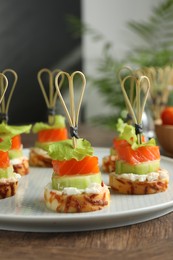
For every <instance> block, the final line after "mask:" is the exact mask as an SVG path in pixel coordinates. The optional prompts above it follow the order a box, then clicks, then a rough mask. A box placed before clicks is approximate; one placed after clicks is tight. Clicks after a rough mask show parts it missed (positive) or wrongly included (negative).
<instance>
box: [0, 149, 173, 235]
mask: <svg viewBox="0 0 173 260" xmlns="http://www.w3.org/2000/svg"><path fill="white" fill-rule="evenodd" d="M25 152H26V154H27V153H28V150H25ZM95 154H96V155H97V156H98V157H99V161H100V164H101V160H102V157H103V156H104V155H108V154H109V149H106V148H95ZM161 165H162V167H163V168H166V169H167V170H168V171H169V173H170V184H169V189H168V190H167V191H166V192H163V193H159V194H154V195H145V196H143V195H138V196H137V195H118V194H116V193H114V192H113V191H111V203H110V206H109V207H107V208H105V209H103V210H101V211H96V212H90V213H73V214H69V213H68V214H62V213H54V212H51V211H49V210H48V209H47V208H46V206H45V204H44V200H43V192H44V186H45V185H46V184H47V183H48V182H50V179H51V174H52V170H51V169H40V168H31V169H30V174H28V175H27V176H24V177H22V178H21V180H20V183H19V189H18V192H17V194H16V195H15V196H14V197H11V198H7V199H4V200H0V229H4V230H15V231H32V232H71V231H85V230H98V229H107V228H114V227H120V226H126V225H131V224H134V223H140V222H144V221H147V220H151V219H154V218H158V217H160V216H163V215H165V214H167V213H169V212H171V211H173V175H172V172H171V171H172V168H173V160H172V159H169V158H166V157H162V160H161ZM103 179H104V181H105V183H106V184H108V175H107V174H103Z"/></svg>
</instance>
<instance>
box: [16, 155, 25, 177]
mask: <svg viewBox="0 0 173 260" xmlns="http://www.w3.org/2000/svg"><path fill="white" fill-rule="evenodd" d="M13 169H14V172H16V173H19V174H20V175H21V176H24V175H26V174H28V173H29V162H28V159H26V158H24V159H23V160H22V163H19V164H13Z"/></svg>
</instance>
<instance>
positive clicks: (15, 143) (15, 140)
mask: <svg viewBox="0 0 173 260" xmlns="http://www.w3.org/2000/svg"><path fill="white" fill-rule="evenodd" d="M11 141H12V145H11V149H16V150H18V149H20V148H21V136H20V135H16V136H14V137H12V139H11Z"/></svg>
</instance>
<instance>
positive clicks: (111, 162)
mask: <svg viewBox="0 0 173 260" xmlns="http://www.w3.org/2000/svg"><path fill="white" fill-rule="evenodd" d="M117 158H118V156H117V155H108V156H105V157H103V159H102V170H103V172H105V173H111V172H115V164H116V160H117Z"/></svg>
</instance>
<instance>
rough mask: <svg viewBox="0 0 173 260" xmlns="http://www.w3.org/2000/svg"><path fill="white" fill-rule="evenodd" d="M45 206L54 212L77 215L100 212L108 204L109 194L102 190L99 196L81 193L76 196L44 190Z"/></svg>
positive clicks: (107, 191)
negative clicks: (78, 213) (79, 213)
mask: <svg viewBox="0 0 173 260" xmlns="http://www.w3.org/2000/svg"><path fill="white" fill-rule="evenodd" d="M44 200H45V203H46V206H47V207H48V208H49V209H51V210H53V211H56V212H61V213H77V212H90V211H96V210H101V209H103V208H104V207H105V206H108V205H109V203H110V192H109V190H108V189H103V191H102V192H101V193H99V194H89V193H82V194H77V195H66V194H62V193H60V194H58V193H57V192H56V191H55V190H51V189H48V188H47V187H46V188H45V191H44Z"/></svg>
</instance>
